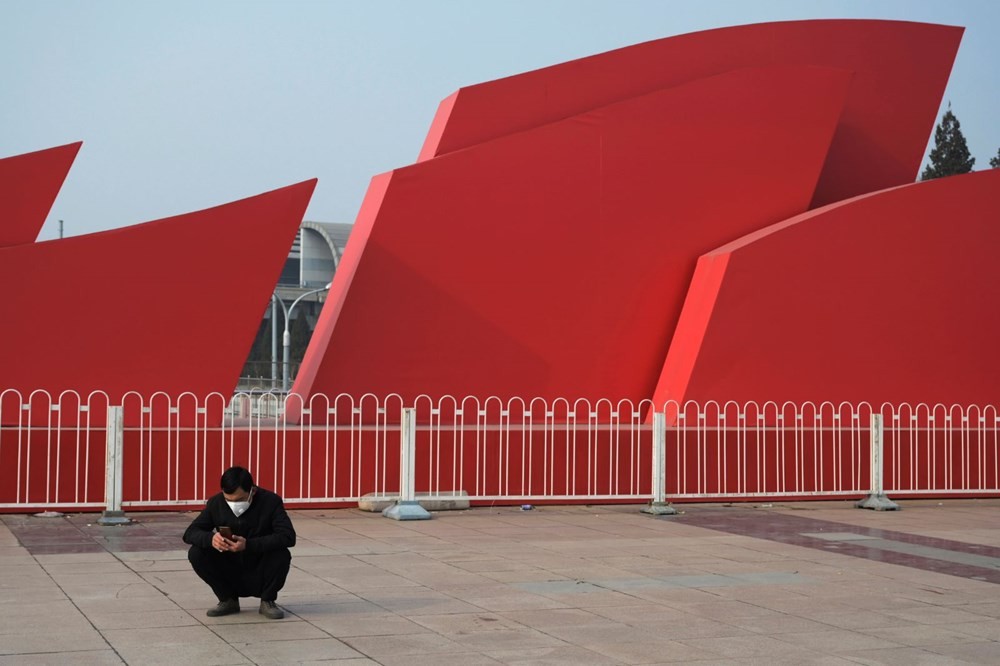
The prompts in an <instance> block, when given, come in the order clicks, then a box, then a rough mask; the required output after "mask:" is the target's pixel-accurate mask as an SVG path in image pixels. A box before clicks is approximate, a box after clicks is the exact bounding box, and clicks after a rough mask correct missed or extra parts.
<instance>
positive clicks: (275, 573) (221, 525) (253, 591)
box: [184, 467, 295, 620]
mask: <svg viewBox="0 0 1000 666" xmlns="http://www.w3.org/2000/svg"><path fill="white" fill-rule="evenodd" d="M219 485H220V486H221V487H222V492H221V493H218V494H216V495H213V496H212V497H211V498H209V500H208V502H207V504H206V505H205V509H204V510H203V511H202V512H201V514H200V515H199V516H198V517H197V518H195V519H194V522H192V523H191V525H190V526H189V527H188V528H187V530H186V531H185V532H184V543H189V544H191V549H190V550H188V560H190V561H191V566H192V567H194V571H195V573H196V574H198V576H200V577H201V579H202V580H203V581H205V582H206V583H208V585H209V587H211V588H212V591H213V592H215V596H216V597H218V599H219V603H218V605H216V606H215V607H214V608H210V609H208V612H207V613H206V615H208V616H209V617H219V616H220V615H229V614H231V613H239V612H240V597H260V614H261V615H263V616H264V617H267V618H269V619H271V620H280V619H281V618H283V617H284V616H285V612H284V611H283V610H281V608H279V607H278V605H277V604H276V603H275V601H276V600H277V599H278V591H279V590H281V588H282V587H284V585H285V579H286V578H287V577H288V570H289V569H290V568H291V564H292V555H291V553H290V552H288V549H289V548H291V547H292V546H294V545H295V528H294V527H292V521H291V519H290V518H289V517H288V513H286V512H285V505H284V503H283V502H282V501H281V497H279V496H278V495H277V494H275V493H272V492H271V491H269V490H264V489H263V488H260V487H258V486H255V485H254V482H253V477H252V476H251V475H250V472H249V471H247V470H246V469H244V468H242V467H230V468H229V469H227V470H226V471H225V472H223V474H222V479H221V480H220V482H219Z"/></svg>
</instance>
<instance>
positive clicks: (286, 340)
mask: <svg viewBox="0 0 1000 666" xmlns="http://www.w3.org/2000/svg"><path fill="white" fill-rule="evenodd" d="M330 284H332V283H329V284H327V285H326V286H325V287H321V288H319V289H313V290H312V291H307V292H306V293H304V294H302V295H301V296H299V297H298V298H296V299H295V300H294V301H292V305H291V307H289V308H288V309H287V310H285V332H284V333H283V334H282V336H281V344H282V347H283V350H282V355H281V358H282V361H283V363H282V365H283V367H282V369H281V390H282V391H283V392H284V393H288V368H289V365H290V364H291V354H292V335H291V333H289V332H288V322H289V321H290V320H291V318H292V312H293V311H294V310H295V306H296V305H298V304H299V301H301V300H302V299H303V298H305V297H306V296H312V295H313V294H318V293H320V292H323V291H327V290H328V289H330ZM275 297H276V298H277V296H275ZM278 302H279V303H281V307H282V309H284V307H285V304H284V303H283V302H282V301H281V299H280V298H279V299H278ZM272 339H273V338H272Z"/></svg>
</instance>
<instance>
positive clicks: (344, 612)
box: [0, 500, 1000, 666]
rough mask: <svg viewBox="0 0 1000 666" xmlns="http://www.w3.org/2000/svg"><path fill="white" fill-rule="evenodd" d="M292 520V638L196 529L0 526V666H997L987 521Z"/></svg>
mask: <svg viewBox="0 0 1000 666" xmlns="http://www.w3.org/2000/svg"><path fill="white" fill-rule="evenodd" d="M901 505H902V506H903V511H900V512H889V513H876V512H871V511H863V510H857V509H854V508H852V507H851V504H850V503H848V502H822V503H787V504H773V505H772V504H761V503H753V504H734V505H720V504H713V505H707V504H704V505H680V506H678V509H679V510H680V511H681V514H680V515H677V516H672V517H654V516H649V515H644V514H641V513H639V511H638V507H636V506H540V507H535V508H534V509H533V510H530V511H522V510H520V509H519V508H516V507H482V508H474V509H471V510H467V511H455V512H441V513H435V514H434V518H433V520H428V521H413V522H395V521H391V520H387V519H385V518H382V517H381V516H379V515H377V514H370V513H364V512H362V511H359V510H357V509H342V510H310V511H293V512H291V515H292V519H293V521H294V523H295V527H296V529H297V531H298V535H299V540H298V545H297V546H296V547H295V548H294V549H293V550H292V554H293V561H292V571H291V574H290V575H289V578H288V584H287V586H286V587H285V589H284V590H283V591H282V594H281V595H280V597H279V599H278V603H279V604H280V605H282V606H283V607H284V608H285V610H286V611H287V616H286V618H285V619H284V620H278V621H269V620H266V619H264V618H263V617H262V616H260V615H259V614H258V613H257V603H256V600H254V599H244V600H243V612H242V613H240V614H239V615H234V616H228V617H221V618H208V617H206V616H205V610H206V609H207V608H208V607H209V606H211V605H214V603H215V599H214V597H213V596H212V594H211V592H210V590H209V589H208V587H207V586H206V585H205V584H204V583H202V582H201V581H200V580H199V579H197V578H196V577H195V575H194V574H193V573H192V572H191V570H190V566H189V564H188V562H187V559H186V550H185V546H184V544H183V543H182V542H181V539H180V535H181V533H182V532H183V529H184V528H185V527H186V525H187V524H188V523H189V522H190V520H191V519H192V518H193V516H194V515H195V514H193V513H145V514H132V517H133V518H134V519H135V520H136V523H135V524H133V525H129V526H125V527H101V526H98V525H97V524H96V522H95V521H96V518H97V516H96V515H94V514H87V515H69V516H66V517H49V518H46V517H36V516H28V515H4V516H0V601H2V602H3V605H2V607H3V619H2V620H0V664H74V665H76V664H120V663H128V664H191V665H198V666H203V665H208V664H293V663H320V662H322V663H333V664H338V665H343V666H347V665H351V666H354V665H358V666H360V665H361V664H387V665H393V664H400V665H404V664H405V665H406V666H420V665H422V664H429V665H433V666H449V665H452V664H454V665H456V666H472V665H475V664H574V665H576V666H582V665H586V664H662V663H696V664H831V665H833V664H904V665H906V666H915V665H918V664H965V663H974V664H998V663H1000V594H998V592H1000V500H950V501H943V502H939V501H903V502H901Z"/></svg>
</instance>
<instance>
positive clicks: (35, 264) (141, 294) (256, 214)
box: [0, 180, 316, 423]
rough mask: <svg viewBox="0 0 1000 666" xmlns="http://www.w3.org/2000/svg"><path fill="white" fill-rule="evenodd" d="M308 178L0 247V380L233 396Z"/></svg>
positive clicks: (116, 395)
mask: <svg viewBox="0 0 1000 666" xmlns="http://www.w3.org/2000/svg"><path fill="white" fill-rule="evenodd" d="M315 184H316V181H315V180H311V181H307V182H304V183H299V184H297V185H292V186H290V187H285V188H282V189H278V190H274V191H272V192H268V193H266V194H261V195H258V196H255V197H250V198H248V199H243V200H241V201H237V202H234V203H230V204H226V205H223V206H218V207H215V208H210V209H207V210H203V211H198V212H194V213H187V214H185V215H180V216H177V217H171V218H167V219H163V220H158V221H156V222H148V223H145V224H140V225H136V226H132V227H125V228H122V229H115V230H113V231H106V232H102V233H96V234H90V235H86V236H76V237H72V238H66V239H63V240H57V241H49V242H43V243H36V244H32V245H21V246H16V247H8V248H0V284H3V285H5V291H4V298H3V300H2V301H0V321H4V322H16V324H17V325H11V326H7V327H5V330H4V335H3V341H4V344H3V345H0V377H2V382H3V387H4V388H5V389H15V390H18V391H20V392H22V394H23V395H27V394H28V393H30V392H31V391H34V390H36V389H42V390H45V391H47V392H49V393H50V394H52V395H53V396H56V395H58V394H59V393H60V392H62V391H66V390H69V391H76V392H78V393H80V394H81V395H87V394H89V393H90V392H91V391H103V392H105V393H107V394H108V395H109V396H111V398H112V400H113V401H114V404H119V403H118V401H120V399H121V397H122V395H123V394H125V393H126V392H133V391H134V392H136V393H137V394H138V395H141V396H145V397H147V398H148V397H149V396H151V395H153V394H154V393H155V392H164V393H165V394H166V395H169V396H178V395H180V394H182V393H190V394H192V395H194V396H206V395H208V394H210V393H213V392H217V393H220V394H222V395H229V394H231V393H232V391H233V389H234V388H235V386H236V382H237V379H238V378H239V373H240V370H241V369H242V367H243V363H244V361H245V360H246V357H247V354H248V352H249V350H250V346H251V344H252V343H253V338H254V335H255V333H256V331H257V328H258V326H259V323H260V318H261V315H262V314H263V312H264V309H265V308H266V307H267V304H268V301H269V298H270V296H271V292H272V290H273V289H274V285H275V283H276V282H277V279H278V276H279V274H280V272H281V268H282V265H283V264H284V262H285V258H286V257H287V255H288V249H289V248H290V247H291V244H292V241H293V239H294V237H295V234H296V231H297V230H298V227H299V224H300V223H301V221H302V217H303V215H304V213H305V210H306V206H307V205H308V203H309V199H310V197H311V196H312V191H313V188H314V187H315ZM6 404H9V403H7V402H5V405H6ZM42 416H43V417H44V412H43V413H42ZM2 418H3V421H4V422H5V423H11V422H14V423H16V419H17V415H16V413H11V412H10V411H9V410H6V409H5V410H4V413H3V414H2ZM95 418H96V416H95ZM12 419H13V420H12ZM101 419H102V420H103V416H101Z"/></svg>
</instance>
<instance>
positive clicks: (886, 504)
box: [854, 414, 899, 511]
mask: <svg viewBox="0 0 1000 666" xmlns="http://www.w3.org/2000/svg"><path fill="white" fill-rule="evenodd" d="M870 439H871V486H870V491H869V492H868V495H867V496H866V497H865V498H864V499H861V500H858V502H857V503H856V504H855V505H854V506H856V507H857V508H859V509H873V510H875V511H898V510H899V505H898V504H896V503H895V502H893V501H892V500H890V499H889V498H888V497H886V494H885V489H884V486H883V479H884V478H885V477H884V475H883V464H882V461H883V459H884V457H883V454H884V452H885V429H884V426H883V424H882V415H881V414H872V425H871V438H870Z"/></svg>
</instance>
